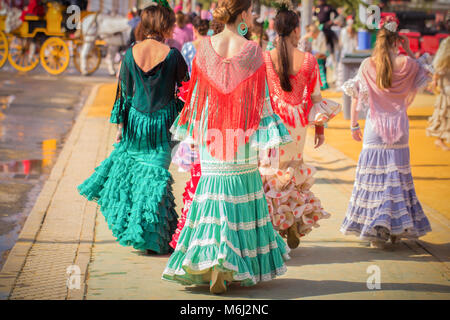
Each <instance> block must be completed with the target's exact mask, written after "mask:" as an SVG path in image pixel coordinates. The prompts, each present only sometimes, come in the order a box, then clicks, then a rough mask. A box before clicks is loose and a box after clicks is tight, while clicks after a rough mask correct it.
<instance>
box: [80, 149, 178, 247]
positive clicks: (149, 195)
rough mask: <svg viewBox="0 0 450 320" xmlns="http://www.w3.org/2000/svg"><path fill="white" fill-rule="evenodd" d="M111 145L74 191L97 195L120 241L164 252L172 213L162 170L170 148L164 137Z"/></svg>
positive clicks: (174, 220)
mask: <svg viewBox="0 0 450 320" xmlns="http://www.w3.org/2000/svg"><path fill="white" fill-rule="evenodd" d="M114 147H115V148H114V150H113V151H112V152H111V154H110V156H109V157H108V158H107V159H106V160H104V161H103V162H102V163H101V164H100V166H98V167H97V168H96V169H95V172H94V173H93V174H92V175H91V176H90V177H89V178H88V179H86V181H84V182H83V183H82V184H81V185H80V186H78V191H79V192H80V194H81V195H83V196H84V197H86V198H87V199H88V200H93V201H97V203H98V205H99V207H100V211H101V213H102V214H103V216H104V217H105V220H106V222H107V223H108V227H109V228H110V229H111V231H112V233H113V235H114V237H116V238H117V241H118V242H119V243H120V244H121V245H123V246H132V247H133V248H135V249H137V250H146V249H148V250H152V251H155V252H157V253H160V254H165V253H168V252H169V250H170V247H169V242H170V240H171V237H172V234H173V232H174V231H175V229H176V226H177V217H178V216H177V214H176V211H175V202H174V196H173V194H172V183H173V179H172V176H171V174H170V173H169V171H168V168H169V165H170V160H171V151H172V148H171V147H170V145H169V143H163V144H161V145H160V146H158V147H156V148H147V146H146V145H145V146H142V147H141V146H138V145H136V144H134V145H133V144H130V143H127V142H126V141H124V140H123V141H122V142H120V143H119V144H115V145H114Z"/></svg>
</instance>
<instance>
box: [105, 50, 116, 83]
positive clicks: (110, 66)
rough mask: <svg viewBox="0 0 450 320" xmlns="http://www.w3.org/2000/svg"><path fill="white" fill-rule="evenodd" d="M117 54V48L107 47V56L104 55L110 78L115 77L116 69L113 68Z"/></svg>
mask: <svg viewBox="0 0 450 320" xmlns="http://www.w3.org/2000/svg"><path fill="white" fill-rule="evenodd" d="M118 52H119V47H118V46H114V45H111V44H110V45H108V54H107V55H106V63H107V65H108V72H109V74H110V75H111V76H115V75H116V69H115V66H114V58H115V56H116V54H117V53H118Z"/></svg>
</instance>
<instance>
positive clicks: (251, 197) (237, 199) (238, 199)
mask: <svg viewBox="0 0 450 320" xmlns="http://www.w3.org/2000/svg"><path fill="white" fill-rule="evenodd" d="M202 173H203V172H202ZM263 197H264V190H262V189H261V190H260V191H258V192H255V193H249V194H245V195H242V196H230V195H227V194H213V193H206V194H202V195H199V194H197V193H196V194H195V195H194V199H193V201H195V202H198V203H202V202H205V201H206V200H213V201H225V202H230V203H233V204H238V203H247V202H251V201H255V200H258V199H262V198H263Z"/></svg>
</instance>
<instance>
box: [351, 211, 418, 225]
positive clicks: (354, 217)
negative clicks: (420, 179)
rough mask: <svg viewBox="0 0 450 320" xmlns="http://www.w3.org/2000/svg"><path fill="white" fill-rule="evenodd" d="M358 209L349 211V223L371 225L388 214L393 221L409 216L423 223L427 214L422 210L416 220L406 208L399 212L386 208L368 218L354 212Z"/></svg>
mask: <svg viewBox="0 0 450 320" xmlns="http://www.w3.org/2000/svg"><path fill="white" fill-rule="evenodd" d="M356 209H358V207H351V208H349V209H348V211H347V215H346V218H347V221H351V222H356V223H360V224H370V223H372V221H374V220H376V219H378V218H379V216H380V215H381V214H388V215H390V216H391V218H393V219H401V218H402V217H403V216H409V217H410V218H411V220H412V221H415V222H418V221H421V220H422V219H423V218H424V217H425V213H424V212H423V211H422V210H421V211H420V212H417V214H416V217H415V219H414V218H413V217H412V215H411V213H410V212H409V211H408V209H406V208H401V209H398V210H392V209H390V208H384V209H383V211H382V212H377V214H376V215H374V216H368V215H366V213H365V212H364V213H356V212H354V210H356Z"/></svg>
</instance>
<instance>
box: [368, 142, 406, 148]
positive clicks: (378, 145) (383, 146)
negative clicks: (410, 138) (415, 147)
mask: <svg viewBox="0 0 450 320" xmlns="http://www.w3.org/2000/svg"><path fill="white" fill-rule="evenodd" d="M406 148H409V144H407V143H405V144H363V149H406Z"/></svg>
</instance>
